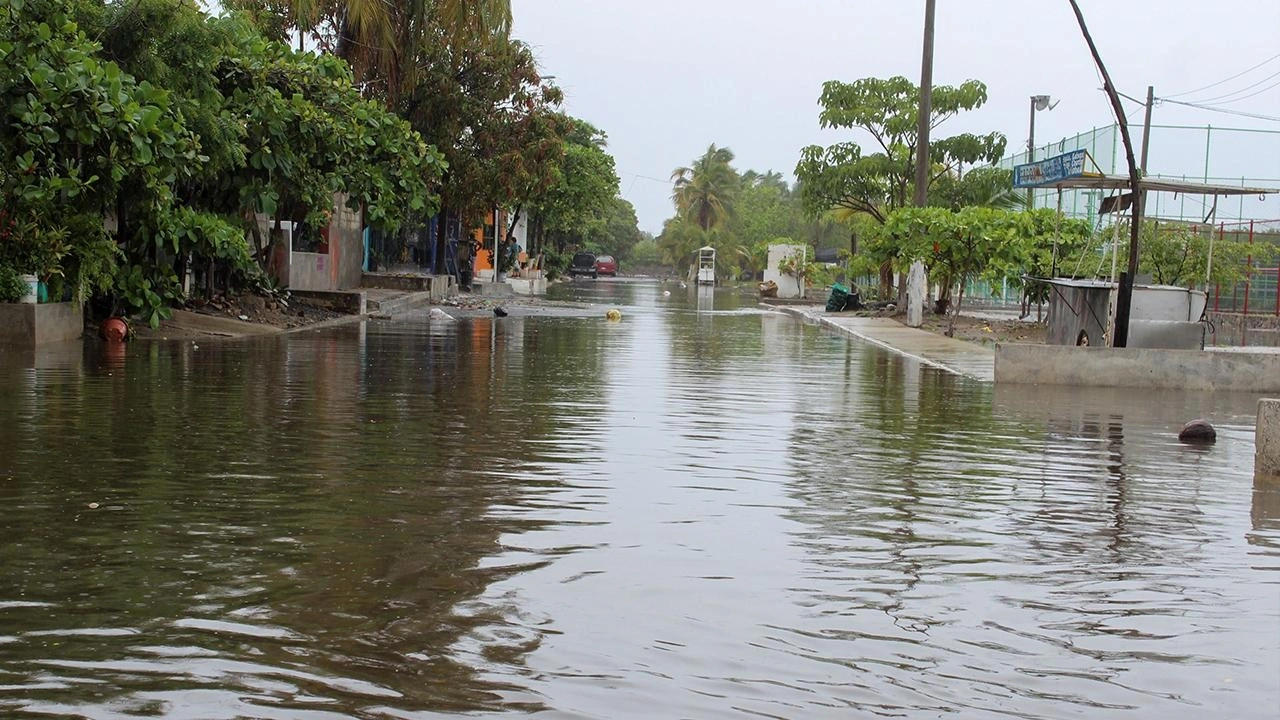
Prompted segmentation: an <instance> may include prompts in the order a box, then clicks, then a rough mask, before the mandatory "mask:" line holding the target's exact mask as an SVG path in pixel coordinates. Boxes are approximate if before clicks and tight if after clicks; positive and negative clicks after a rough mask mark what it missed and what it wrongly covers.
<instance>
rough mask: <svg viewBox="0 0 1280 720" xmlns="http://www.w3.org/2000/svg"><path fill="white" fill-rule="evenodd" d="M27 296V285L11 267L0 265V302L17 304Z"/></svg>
mask: <svg viewBox="0 0 1280 720" xmlns="http://www.w3.org/2000/svg"><path fill="white" fill-rule="evenodd" d="M26 294H27V284H26V283H25V282H23V280H22V276H21V275H19V274H18V271H17V270H14V269H13V268H11V267H8V266H5V265H0V302H9V303H11V302H18V301H19V300H21V299H22V296H23V295H26Z"/></svg>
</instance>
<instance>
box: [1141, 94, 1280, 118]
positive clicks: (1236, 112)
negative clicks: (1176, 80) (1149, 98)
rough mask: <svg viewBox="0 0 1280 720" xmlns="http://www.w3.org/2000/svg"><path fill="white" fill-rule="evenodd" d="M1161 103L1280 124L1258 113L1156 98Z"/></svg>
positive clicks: (1269, 116)
mask: <svg viewBox="0 0 1280 720" xmlns="http://www.w3.org/2000/svg"><path fill="white" fill-rule="evenodd" d="M1157 99H1158V100H1159V101H1160V102H1162V103H1166V102H1167V103H1173V104H1174V105H1186V106H1187V107H1193V108H1197V109H1200V110H1208V111H1210V112H1218V113H1223V114H1225V115H1239V116H1240V117H1247V118H1254V119H1256V120H1270V121H1271V122H1280V117H1275V116H1272V115H1261V114H1258V113H1251V112H1245V111H1243V110H1230V109H1228V108H1220V107H1213V106H1211V105H1200V104H1197V103H1190V102H1183V101H1181V100H1170V99H1169V98H1157Z"/></svg>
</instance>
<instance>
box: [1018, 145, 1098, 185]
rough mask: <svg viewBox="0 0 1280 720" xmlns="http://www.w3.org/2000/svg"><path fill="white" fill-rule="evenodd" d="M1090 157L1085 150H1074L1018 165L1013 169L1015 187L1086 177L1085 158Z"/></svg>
mask: <svg viewBox="0 0 1280 720" xmlns="http://www.w3.org/2000/svg"><path fill="white" fill-rule="evenodd" d="M1088 156H1089V153H1088V152H1086V151H1084V150H1072V151H1071V152H1069V153H1063V154H1062V155H1057V156H1055V157H1051V158H1049V159H1047V160H1040V161H1038V162H1033V163H1026V164H1025V165H1017V166H1015V167H1014V168H1013V186H1014V187H1016V188H1027V187H1037V186H1040V185H1048V184H1051V183H1055V182H1058V181H1059V180H1066V179H1067V178H1075V177H1084V175H1085V174H1086V173H1085V171H1084V164H1085V158H1086V157H1088Z"/></svg>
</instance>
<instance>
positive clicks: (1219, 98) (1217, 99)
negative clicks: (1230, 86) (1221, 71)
mask: <svg viewBox="0 0 1280 720" xmlns="http://www.w3.org/2000/svg"><path fill="white" fill-rule="evenodd" d="M1278 77H1280V71H1277V72H1274V73H1272V74H1270V75H1268V76H1266V77H1264V78H1262V79H1261V80H1259V81H1258V82H1256V83H1253V84H1252V85H1247V86H1245V87H1242V88H1240V89H1239V90H1236V91H1234V92H1229V93H1227V94H1226V95H1219V96H1217V97H1211V98H1204V99H1203V100H1197V101H1196V102H1202V103H1211V102H1235V101H1236V100H1243V99H1244V98H1235V99H1234V100H1227V98H1229V97H1231V96H1232V95H1239V94H1240V93H1242V92H1246V91H1249V90H1252V89H1254V88H1256V87H1258V86H1259V85H1261V84H1262V83H1264V82H1267V81H1269V80H1274V79H1276V78H1278ZM1271 87H1275V85H1272V86H1271ZM1270 89H1271V88H1265V89H1263V90H1261V91H1260V92H1266V91H1267V90H1270ZM1257 94H1258V93H1253V95H1257ZM1253 95H1246V96H1245V97H1253Z"/></svg>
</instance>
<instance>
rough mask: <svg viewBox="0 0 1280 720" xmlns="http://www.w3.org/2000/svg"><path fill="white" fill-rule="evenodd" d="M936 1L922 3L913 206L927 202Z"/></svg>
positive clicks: (930, 0)
mask: <svg viewBox="0 0 1280 720" xmlns="http://www.w3.org/2000/svg"><path fill="white" fill-rule="evenodd" d="M936 5H937V0H925V2H924V56H923V58H922V59H921V61H920V122H919V125H917V126H916V188H915V190H916V191H915V197H914V200H915V206H916V207H924V206H925V205H926V204H927V203H928V202H929V170H930V166H929V127H930V125H931V122H930V121H931V119H932V115H933V16H934V8H935V6H936Z"/></svg>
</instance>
